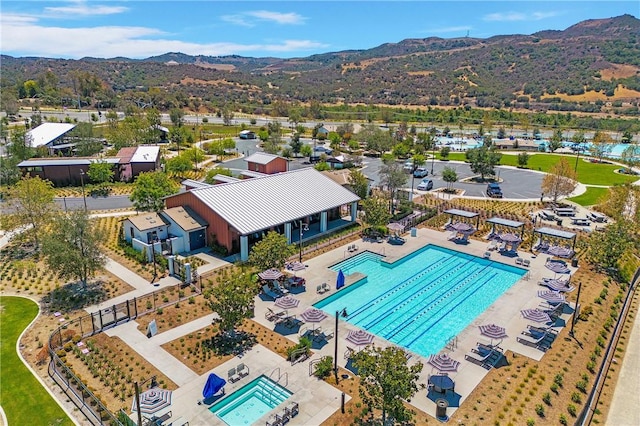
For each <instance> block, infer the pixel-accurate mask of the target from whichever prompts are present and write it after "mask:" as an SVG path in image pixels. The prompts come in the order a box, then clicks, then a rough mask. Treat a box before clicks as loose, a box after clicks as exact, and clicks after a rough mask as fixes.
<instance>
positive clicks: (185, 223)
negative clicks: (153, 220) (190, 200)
mask: <svg viewBox="0 0 640 426" xmlns="http://www.w3.org/2000/svg"><path fill="white" fill-rule="evenodd" d="M161 213H162V214H163V215H167V216H168V217H169V218H170V219H171V220H173V221H174V222H175V223H176V225H178V226H179V227H180V228H182V229H184V230H185V231H194V230H196V229H201V228H205V227H206V226H207V222H205V221H204V220H202V218H201V217H200V216H198V214H197V213H196V212H194V211H193V210H191V209H190V208H189V207H186V206H184V207H182V206H180V207H172V208H170V209H166V210H163V211H162V212H161Z"/></svg>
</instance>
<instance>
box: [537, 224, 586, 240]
mask: <svg viewBox="0 0 640 426" xmlns="http://www.w3.org/2000/svg"><path fill="white" fill-rule="evenodd" d="M536 232H537V233H538V234H544V235H550V236H552V237H558V238H565V239H567V240H570V239H572V238H575V237H576V234H575V233H573V232H569V231H562V230H560V229H554V228H547V227H543V228H537V229H536Z"/></svg>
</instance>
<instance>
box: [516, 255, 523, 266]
mask: <svg viewBox="0 0 640 426" xmlns="http://www.w3.org/2000/svg"><path fill="white" fill-rule="evenodd" d="M523 262H524V259H522V258H521V257H517V258H516V265H522V263H523Z"/></svg>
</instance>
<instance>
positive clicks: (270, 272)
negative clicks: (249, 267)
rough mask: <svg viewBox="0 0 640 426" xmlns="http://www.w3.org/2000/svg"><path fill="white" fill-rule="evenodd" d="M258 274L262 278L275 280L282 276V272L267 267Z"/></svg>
mask: <svg viewBox="0 0 640 426" xmlns="http://www.w3.org/2000/svg"><path fill="white" fill-rule="evenodd" d="M258 276H259V277H260V278H262V279H263V280H277V279H278V278H280V277H281V276H282V272H280V271H278V270H277V269H275V268H272V269H267V270H266V271H262V272H260V273H259V274H258Z"/></svg>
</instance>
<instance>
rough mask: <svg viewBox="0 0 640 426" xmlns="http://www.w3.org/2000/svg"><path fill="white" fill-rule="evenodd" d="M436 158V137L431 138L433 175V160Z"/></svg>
mask: <svg viewBox="0 0 640 426" xmlns="http://www.w3.org/2000/svg"><path fill="white" fill-rule="evenodd" d="M435 159H436V141H435V139H432V140H431V176H433V162H434V161H435Z"/></svg>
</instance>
